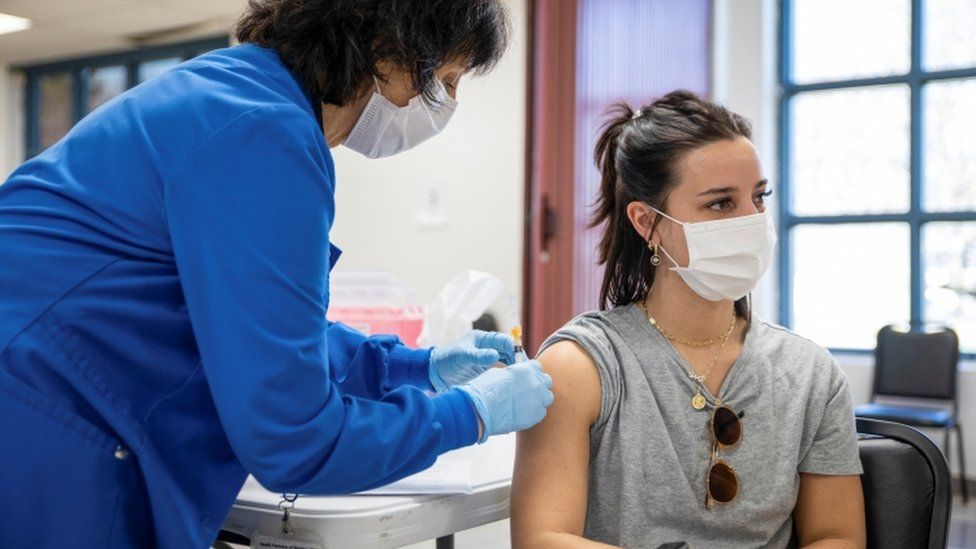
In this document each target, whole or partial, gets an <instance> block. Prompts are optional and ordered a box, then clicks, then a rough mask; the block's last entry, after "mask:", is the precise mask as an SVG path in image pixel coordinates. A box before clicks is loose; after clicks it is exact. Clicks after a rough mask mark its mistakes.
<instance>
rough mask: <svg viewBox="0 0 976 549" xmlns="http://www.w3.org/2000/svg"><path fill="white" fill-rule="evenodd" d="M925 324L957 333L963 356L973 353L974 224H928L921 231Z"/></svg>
mask: <svg viewBox="0 0 976 549" xmlns="http://www.w3.org/2000/svg"><path fill="white" fill-rule="evenodd" d="M922 243H923V246H924V248H923V253H924V256H923V258H924V261H925V279H924V284H925V321H926V322H937V323H945V324H948V325H950V326H952V328H953V329H954V330H956V332H958V334H959V344H960V345H961V347H962V351H963V352H964V353H976V222H970V223H929V224H927V225H925V227H924V228H923V229H922Z"/></svg>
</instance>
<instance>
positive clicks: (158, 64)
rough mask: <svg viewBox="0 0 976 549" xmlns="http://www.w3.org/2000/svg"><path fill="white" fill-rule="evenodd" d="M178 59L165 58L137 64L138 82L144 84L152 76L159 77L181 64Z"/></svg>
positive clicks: (180, 60)
mask: <svg viewBox="0 0 976 549" xmlns="http://www.w3.org/2000/svg"><path fill="white" fill-rule="evenodd" d="M182 62H183V60H182V59H180V58H179V57H167V58H166V59H156V60H154V61H146V62H145V63H140V64H139V82H145V81H146V80H149V79H150V78H153V77H154V76H159V75H160V74H163V73H164V72H166V71H168V70H170V69H172V68H173V67H175V66H176V65H179V64H180V63H182Z"/></svg>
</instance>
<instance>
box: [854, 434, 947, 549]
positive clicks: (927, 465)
mask: <svg viewBox="0 0 976 549" xmlns="http://www.w3.org/2000/svg"><path fill="white" fill-rule="evenodd" d="M857 432H858V442H857V444H858V450H859V451H860V454H861V464H862V465H863V466H864V475H863V476H862V477H861V486H862V487H863V488H864V509H865V519H866V521H867V534H868V545H867V546H868V548H869V549H871V548H878V549H891V548H896V547H905V548H909V547H911V548H912V549H916V548H918V549H922V548H929V549H935V548H940V549H944V548H945V547H946V545H947V543H948V541H949V540H948V536H949V514H950V512H951V511H952V489H951V486H950V485H951V483H952V477H951V476H950V474H949V466H948V464H947V463H946V460H945V457H944V456H943V455H942V452H941V451H939V448H938V447H937V446H936V445H935V444H934V443H933V442H932V441H931V440H929V438H928V437H926V436H925V435H923V434H922V433H920V432H918V431H916V430H915V429H912V428H911V427H908V426H906V425H901V424H898V423H891V422H887V421H879V420H874V419H863V418H858V419H857Z"/></svg>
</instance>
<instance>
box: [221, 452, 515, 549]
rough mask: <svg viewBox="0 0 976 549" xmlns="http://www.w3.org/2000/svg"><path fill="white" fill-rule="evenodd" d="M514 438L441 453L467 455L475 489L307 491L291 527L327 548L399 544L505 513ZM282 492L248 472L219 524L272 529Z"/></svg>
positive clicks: (245, 531)
mask: <svg viewBox="0 0 976 549" xmlns="http://www.w3.org/2000/svg"><path fill="white" fill-rule="evenodd" d="M514 457H515V436H514V435H506V436H502V437H493V438H492V439H490V440H489V441H488V442H487V443H485V444H483V445H480V446H472V447H468V448H462V449H460V450H456V451H454V452H450V453H448V454H445V458H448V459H467V460H470V461H471V475H472V484H473V487H474V492H473V493H471V494H450V495H423V496H365V495H358V496H338V497H337V496H329V497H323V496H307V495H303V496H301V497H299V498H298V500H297V501H296V502H295V508H294V509H293V510H292V512H291V521H292V524H293V525H294V527H295V528H296V529H299V530H311V531H314V532H315V533H316V534H318V535H319V536H321V538H322V540H324V542H325V547H326V548H343V549H345V548H349V547H356V548H360V547H362V548H387V547H400V546H403V545H409V544H411V543H417V542H421V541H424V540H429V539H435V538H439V537H442V536H446V535H450V534H453V533H455V532H460V531H461V530H467V529H469V528H474V527H476V526H481V525H483V524H488V523H490V522H495V521H497V520H503V519H506V518H508V516H509V502H508V499H509V494H510V491H511V482H512V464H513V461H514ZM279 501H281V495H280V494H275V493H272V492H269V491H267V490H265V489H264V488H263V487H262V486H261V485H260V484H258V483H257V481H255V480H254V479H253V478H248V480H247V482H246V483H245V484H244V488H243V489H242V490H241V493H240V494H239V495H238V496H237V502H236V503H235V504H234V507H233V509H231V512H230V514H229V515H228V516H227V520H226V521H225V523H224V526H223V529H224V530H227V531H230V532H233V533H235V534H240V535H243V536H245V537H248V538H251V537H252V535H253V534H254V533H266V534H271V535H274V534H277V533H279V532H280V531H281V517H282V513H281V511H279V510H278V502H279Z"/></svg>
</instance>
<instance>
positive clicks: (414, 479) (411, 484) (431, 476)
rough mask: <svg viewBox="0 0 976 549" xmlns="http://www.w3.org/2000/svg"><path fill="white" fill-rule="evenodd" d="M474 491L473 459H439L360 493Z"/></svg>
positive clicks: (390, 494) (407, 493) (462, 492)
mask: <svg viewBox="0 0 976 549" xmlns="http://www.w3.org/2000/svg"><path fill="white" fill-rule="evenodd" d="M472 492H474V486H473V485H472V482H471V461H469V460H453V459H439V460H437V462H435V463H434V465H432V466H431V467H430V468H429V469H427V470H424V471H421V472H419V473H417V474H415V475H411V476H409V477H406V478H404V479H401V480H398V481H396V482H394V483H392V484H387V485H386V486H382V487H380V488H375V489H373V490H367V491H365V492H359V493H360V494H362V495H370V496H394V495H395V496H407V495H421V494H470V493H472Z"/></svg>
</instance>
